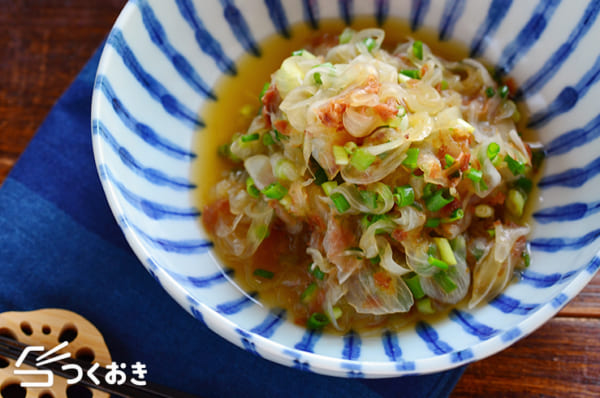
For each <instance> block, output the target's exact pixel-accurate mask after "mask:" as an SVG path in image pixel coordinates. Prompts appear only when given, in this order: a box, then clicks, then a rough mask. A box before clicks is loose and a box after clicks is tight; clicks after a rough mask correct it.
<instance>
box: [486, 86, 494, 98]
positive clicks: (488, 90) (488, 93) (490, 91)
mask: <svg viewBox="0 0 600 398" xmlns="http://www.w3.org/2000/svg"><path fill="white" fill-rule="evenodd" d="M485 95H486V96H487V97H488V98H492V97H493V96H494V95H496V90H494V87H488V88H486V89H485Z"/></svg>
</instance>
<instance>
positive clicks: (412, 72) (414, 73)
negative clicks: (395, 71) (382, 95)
mask: <svg viewBox="0 0 600 398" xmlns="http://www.w3.org/2000/svg"><path fill="white" fill-rule="evenodd" d="M400 73H401V74H403V75H404V76H408V77H410V78H411V79H416V80H419V79H421V73H420V72H419V70H418V69H402V70H401V71H400Z"/></svg>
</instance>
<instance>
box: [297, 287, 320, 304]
mask: <svg viewBox="0 0 600 398" xmlns="http://www.w3.org/2000/svg"><path fill="white" fill-rule="evenodd" d="M317 288H318V286H317V284H316V283H315V282H311V284H310V285H308V287H307V288H306V289H304V291H303V292H302V294H301V295H300V301H302V302H303V303H308V302H310V301H312V299H313V298H315V293H316V292H317Z"/></svg>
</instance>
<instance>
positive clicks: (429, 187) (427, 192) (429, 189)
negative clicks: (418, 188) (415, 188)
mask: <svg viewBox="0 0 600 398" xmlns="http://www.w3.org/2000/svg"><path fill="white" fill-rule="evenodd" d="M436 190H437V188H436V185H435V184H432V183H430V182H428V183H427V184H426V185H425V188H423V198H428V197H430V196H431V195H433V194H434V193H435V191H436Z"/></svg>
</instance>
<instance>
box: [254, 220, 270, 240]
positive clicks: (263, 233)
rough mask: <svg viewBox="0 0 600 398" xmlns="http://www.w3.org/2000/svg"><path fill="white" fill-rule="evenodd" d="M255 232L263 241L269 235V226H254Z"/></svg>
mask: <svg viewBox="0 0 600 398" xmlns="http://www.w3.org/2000/svg"><path fill="white" fill-rule="evenodd" d="M253 233H254V236H255V237H256V238H257V239H258V240H261V241H262V240H263V239H265V238H266V237H267V236H269V227H268V226H267V225H265V224H260V225H257V226H255V227H254V228H253Z"/></svg>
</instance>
